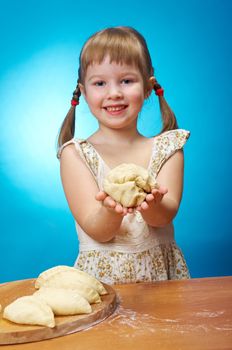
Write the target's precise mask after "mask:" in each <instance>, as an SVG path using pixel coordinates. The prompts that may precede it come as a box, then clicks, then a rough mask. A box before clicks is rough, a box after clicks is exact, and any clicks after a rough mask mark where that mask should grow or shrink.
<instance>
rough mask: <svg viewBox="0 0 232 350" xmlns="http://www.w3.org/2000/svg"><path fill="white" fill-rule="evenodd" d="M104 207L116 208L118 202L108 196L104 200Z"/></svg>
mask: <svg viewBox="0 0 232 350" xmlns="http://www.w3.org/2000/svg"><path fill="white" fill-rule="evenodd" d="M104 205H105V206H108V207H110V208H115V207H116V202H115V201H114V200H113V199H112V198H111V197H110V196H108V197H106V198H105V200H104Z"/></svg>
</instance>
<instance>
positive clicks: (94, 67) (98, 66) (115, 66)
mask: <svg viewBox="0 0 232 350" xmlns="http://www.w3.org/2000/svg"><path fill="white" fill-rule="evenodd" d="M107 73H119V74H120V73H121V74H124V73H133V74H140V71H139V69H138V67H136V65H134V64H127V63H124V62H120V63H117V62H115V61H111V60H110V57H109V56H107V57H105V58H104V59H103V61H102V62H100V63H99V62H94V61H93V62H92V63H91V64H89V66H88V67H87V71H86V76H87V75H92V74H107Z"/></svg>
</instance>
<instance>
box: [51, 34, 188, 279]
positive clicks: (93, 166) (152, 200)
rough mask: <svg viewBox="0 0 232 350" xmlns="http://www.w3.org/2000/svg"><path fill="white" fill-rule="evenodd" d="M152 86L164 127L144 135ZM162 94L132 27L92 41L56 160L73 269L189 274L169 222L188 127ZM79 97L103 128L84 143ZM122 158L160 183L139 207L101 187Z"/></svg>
mask: <svg viewBox="0 0 232 350" xmlns="http://www.w3.org/2000/svg"><path fill="white" fill-rule="evenodd" d="M153 90H154V91H155V93H156V95H157V96H158V98H159V103H160V107H161V115H162V120H163V129H162V131H161V133H160V134H159V135H156V136H155V137H152V138H147V137H145V136H143V135H141V134H140V133H139V131H138V129H137V121H138V114H139V112H140V111H141V109H142V107H143V103H144V100H145V99H147V98H148V97H149V96H150V94H151V93H152V91H153ZM163 93H164V91H163V89H162V88H161V86H160V85H159V84H158V83H157V81H156V78H155V77H154V69H153V66H152V62H151V57H150V54H149V51H148V48H147V45H146V42H145V39H144V38H143V37H142V36H141V34H139V33H138V32H137V31H136V30H135V29H133V28H129V27H115V28H108V29H105V30H102V31H100V32H97V33H96V34H94V35H93V36H91V37H90V38H89V39H88V40H87V42H86V43H85V45H84V47H83V49H82V51H81V54H80V65H79V76H78V83H77V87H76V89H75V91H74V93H73V98H72V101H71V108H70V110H69V112H68V114H67V116H66V118H65V120H64V122H63V124H62V127H61V131H60V135H59V140H58V144H59V151H58V157H59V158H60V166H61V179H62V184H63V188H64V192H65V195H66V198H67V201H68V204H69V207H70V210H71V212H72V214H73V216H74V219H75V221H76V227H77V232H78V238H79V255H78V257H77V260H76V262H75V267H78V268H79V269H81V270H83V271H86V272H88V273H89V274H92V275H94V276H95V277H96V278H98V279H99V280H101V281H103V282H105V283H110V284H112V283H131V282H145V281H155V280H165V279H183V278H189V272H188V269H187V266H186V263H185V260H184V257H183V255H182V253H181V251H180V249H179V248H178V247H177V245H176V243H175V239H174V228H173V224H172V220H173V218H174V217H175V216H176V214H177V211H178V208H179V205H180V201H181V197H182V190H183V168H184V159H183V151H182V147H183V146H184V144H185V142H186V140H187V139H188V137H189V132H188V131H186V130H183V129H178V127H177V122H176V118H175V116H174V114H173V112H172V111H171V109H170V107H169V106H168V104H167V102H166V100H165V99H164V97H163ZM80 95H83V96H84V98H85V100H86V102H87V104H88V106H89V109H90V111H91V113H92V114H93V116H94V117H95V118H96V119H97V121H98V125H99V127H98V129H97V131H96V132H95V133H94V134H92V135H90V136H89V138H88V139H86V140H79V139H75V138H74V131H75V108H76V106H77V105H78V104H79V97H80ZM121 163H134V164H136V165H139V166H142V167H143V168H145V169H147V170H148V172H149V173H150V174H152V176H154V177H155V178H156V181H157V182H158V184H159V188H158V189H154V190H152V192H151V193H149V194H147V196H146V198H145V200H144V202H143V203H142V204H141V205H139V206H138V207H135V208H127V207H123V206H122V205H121V204H120V203H117V202H115V200H113V199H112V198H111V197H110V196H109V195H107V194H106V193H105V192H104V191H103V181H104V178H105V177H106V175H107V174H108V172H109V171H110V169H113V168H114V167H116V166H118V165H119V164H121Z"/></svg>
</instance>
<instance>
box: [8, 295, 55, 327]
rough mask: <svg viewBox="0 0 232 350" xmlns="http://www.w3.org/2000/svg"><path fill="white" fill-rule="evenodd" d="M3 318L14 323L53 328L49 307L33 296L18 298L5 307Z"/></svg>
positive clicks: (52, 317)
mask: <svg viewBox="0 0 232 350" xmlns="http://www.w3.org/2000/svg"><path fill="white" fill-rule="evenodd" d="M3 318H5V319H7V320H9V321H11V322H15V323H22V324H31V325H40V326H47V327H51V328H53V327H55V319H54V314H53V312H52V309H51V308H50V306H48V305H47V304H46V303H45V302H43V301H41V300H40V299H38V298H36V297H34V296H33V295H32V296H31V295H30V296H23V297H20V298H18V299H16V300H15V301H13V302H12V303H11V304H9V305H7V306H6V307H5V309H4V312H3Z"/></svg>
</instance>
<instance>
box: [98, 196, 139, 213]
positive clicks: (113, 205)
mask: <svg viewBox="0 0 232 350" xmlns="http://www.w3.org/2000/svg"><path fill="white" fill-rule="evenodd" d="M95 199H96V200H97V201H99V202H102V204H103V205H104V206H105V207H106V208H107V209H109V210H113V211H115V212H116V213H117V214H120V215H122V216H125V215H127V214H131V213H133V211H134V208H126V207H123V206H122V205H121V204H120V203H117V202H116V201H115V200H114V199H113V198H112V197H110V196H109V195H108V194H107V193H106V192H104V191H99V192H98V193H97V194H96V196H95Z"/></svg>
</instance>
